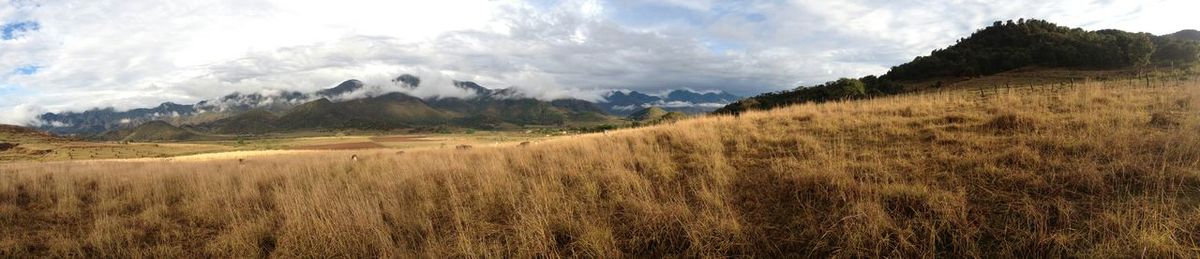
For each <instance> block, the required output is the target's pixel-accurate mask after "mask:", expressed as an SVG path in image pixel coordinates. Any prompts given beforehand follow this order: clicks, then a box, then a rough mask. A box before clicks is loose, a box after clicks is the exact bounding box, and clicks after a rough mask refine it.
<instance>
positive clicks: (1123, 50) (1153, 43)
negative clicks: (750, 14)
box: [714, 20, 1200, 113]
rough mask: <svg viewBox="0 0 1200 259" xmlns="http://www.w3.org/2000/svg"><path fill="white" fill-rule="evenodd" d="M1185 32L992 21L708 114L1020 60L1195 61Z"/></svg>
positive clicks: (1051, 63) (883, 90) (825, 97)
mask: <svg viewBox="0 0 1200 259" xmlns="http://www.w3.org/2000/svg"><path fill="white" fill-rule="evenodd" d="M1185 32H1192V31H1183V32H1180V33H1176V34H1170V35H1163V36H1154V35H1151V34H1149V33H1131V32H1125V31H1120V30H1098V31H1087V30H1083V29H1079V28H1068V27H1063V26H1058V25H1056V24H1054V23H1050V22H1047V21H1042V20H1018V21H1016V22H1013V21H1007V22H996V23H994V24H993V25H992V26H989V27H987V28H983V29H981V30H979V31H976V32H975V33H973V34H971V36H969V37H967V38H964V39H960V40H958V42H957V43H955V44H954V45H952V46H950V47H947V48H945V49H938V50H934V51H933V52H932V53H930V54H929V55H928V56H920V57H917V58H916V59H914V60H913V61H911V62H908V63H905V64H901V65H898V66H895V67H892V69H891V70H890V71H888V72H887V73H886V74H884V75H883V76H878V77H877V76H867V77H863V78H858V79H853V78H843V79H840V80H837V81H832V82H828V83H825V84H820V85H815V86H802V87H798V88H796V89H792V90H785V91H780V92H772V93H765V94H761V95H758V96H755V97H751V98H746V99H742V100H740V101H738V102H735V103H732V104H729V105H727V106H725V107H722V108H721V109H718V110H716V111H715V112H714V113H739V112H742V111H745V110H752V109H770V108H774V107H778V106H785V105H790V104H796V103H804V102H823V101H829V100H844V99H855V98H863V97H867V96H873V95H888V94H895V93H901V92H904V91H906V90H907V89H906V87H905V82H917V81H921V80H928V79H934V78H944V77H974V76H984V75H992V74H996V73H1000V72H1005V71H1010V70H1014V69H1018V68H1023V67H1045V68H1073V69H1121V68H1131V67H1146V66H1156V67H1178V66H1193V65H1195V64H1196V63H1197V62H1198V61H1200V41H1195V40H1192V37H1187V36H1188V34H1187V33H1185Z"/></svg>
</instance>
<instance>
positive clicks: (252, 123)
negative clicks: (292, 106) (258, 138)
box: [197, 109, 279, 135]
mask: <svg viewBox="0 0 1200 259" xmlns="http://www.w3.org/2000/svg"><path fill="white" fill-rule="evenodd" d="M277 120H279V116H278V115H275V114H274V113H271V112H270V111H267V110H265V109H253V110H249V111H246V112H243V113H240V114H238V115H234V116H231V117H228V118H224V119H219V120H216V121H212V122H208V123H203V124H200V125H198V126H197V128H199V129H203V130H205V131H207V132H212V133H217V134H228V135H244V134H265V133H270V132H275V131H277V130H278V128H277V127H276V121H277Z"/></svg>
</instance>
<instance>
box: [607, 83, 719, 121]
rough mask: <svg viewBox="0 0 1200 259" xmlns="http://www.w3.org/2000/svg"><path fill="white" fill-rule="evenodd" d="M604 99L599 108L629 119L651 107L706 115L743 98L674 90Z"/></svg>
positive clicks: (617, 93) (615, 94)
mask: <svg viewBox="0 0 1200 259" xmlns="http://www.w3.org/2000/svg"><path fill="white" fill-rule="evenodd" d="M604 98H605V99H604V100H603V101H599V102H597V103H596V105H597V106H599V107H600V108H602V109H604V111H605V112H608V113H609V114H614V115H621V116H628V115H630V114H632V113H634V112H637V111H639V110H642V109H644V108H649V107H659V108H661V109H664V110H666V111H678V112H683V113H688V114H698V113H707V112H711V111H713V110H716V109H717V108H720V107H722V106H725V105H727V104H730V103H733V102H736V101H737V100H740V99H742V97H740V96H736V95H733V94H730V93H726V92H724V91H706V92H697V91H692V90H686V89H681V90H672V91H670V92H667V93H666V94H663V95H650V94H645V93H641V92H638V91H612V92H609V93H608V94H607V95H605V96H604Z"/></svg>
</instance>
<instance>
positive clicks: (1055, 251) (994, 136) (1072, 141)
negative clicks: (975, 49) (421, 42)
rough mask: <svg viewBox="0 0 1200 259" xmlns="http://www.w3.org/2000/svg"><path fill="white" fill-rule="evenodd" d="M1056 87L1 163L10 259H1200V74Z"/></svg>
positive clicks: (1, 242) (3, 243)
mask: <svg viewBox="0 0 1200 259" xmlns="http://www.w3.org/2000/svg"><path fill="white" fill-rule="evenodd" d="M1052 89H1053V90H1038V89H1014V90H1013V91H1002V92H997V93H993V94H989V95H986V96H980V95H977V94H976V93H975V92H974V91H971V90H961V91H954V92H940V93H937V94H924V95H906V96H895V97H887V98H878V99H873V100H864V101H851V102H835V103H826V104H806V105H799V106H792V107H788V108H783V109H776V110H771V111H762V112H750V113H745V114H742V115H741V116H739V117H732V116H712V117H705V118H698V119H691V120H686V121H680V122H675V123H671V124H665V125H659V126H653V127H645V128H638V129H629V130H620V131H615V132H610V133H607V134H589V135H582V136H572V137H563V138H555V139H551V140H546V141H541V142H537V143H533V144H532V145H527V146H518V145H516V144H512V142H504V143H505V144H502V145H500V146H497V147H488V146H482V145H480V146H476V147H475V148H471V149H468V150H457V149H453V148H440V145H436V146H438V147H439V148H429V149H424V150H419V149H415V150H409V151H408V152H403V153H398V152H395V151H392V150H380V149H374V150H352V151H339V150H334V151H289V152H288V153H284V154H282V155H270V154H267V155H262V156H255V157H253V158H249V159H246V160H245V161H244V162H242V163H239V162H238V161H237V160H236V157H240V156H230V157H216V158H212V159H195V160H186V159H181V160H171V161H168V160H166V159H150V160H146V161H78V162H48V163H19V164H3V165H0V225H2V226H5V227H4V228H0V257H29V256H63V257H81V256H86V257H137V256H153V257H284V258H289V257H410V256H426V257H504V256H515V257H530V256H581V257H618V256H631V257H659V256H667V255H680V256H702V257H709V256H711V257H717V256H741V255H750V256H762V257H952V258H957V257H1022V258H1023V257H1153V258H1180V257H1181V258H1196V257H1200V220H1196V219H1198V218H1200V81H1198V80H1196V79H1195V78H1190V79H1188V80H1185V81H1174V83H1171V84H1155V85H1153V86H1152V87H1140V86H1133V87H1131V86H1128V85H1126V84H1124V83H1121V82H1109V83H1105V82H1081V83H1080V84H1079V85H1078V86H1076V87H1071V88H1052ZM366 139H370V138H366ZM382 139H383V140H387V139H388V138H382ZM401 139H403V138H401ZM378 140H381V138H375V141H378ZM354 141H362V139H354ZM510 141H516V140H510ZM382 142H388V141H382ZM403 142H404V143H421V144H420V145H426V144H430V143H437V142H436V141H403ZM318 144H321V143H316V142H313V143H308V142H306V143H305V145H318ZM326 144H328V143H326ZM381 145H389V144H381ZM431 145H432V144H431ZM275 152H282V151H275ZM351 154H354V155H359V156H360V157H363V159H361V160H360V161H350V160H349V159H347V158H348V157H349V156H350V155H351Z"/></svg>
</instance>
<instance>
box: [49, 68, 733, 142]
mask: <svg viewBox="0 0 1200 259" xmlns="http://www.w3.org/2000/svg"><path fill="white" fill-rule="evenodd" d="M433 88H440V89H433ZM530 96H537V95H534V94H528V93H524V92H522V91H521V90H519V89H517V88H500V89H492V88H487V87H484V86H482V85H480V84H478V83H475V82H471V81H452V82H451V84H449V86H442V85H436V84H435V85H422V84H421V78H420V77H418V76H414V75H409V74H404V75H401V76H399V77H396V78H395V79H392V80H391V84H366V83H364V82H362V81H360V80H356V79H350V80H346V81H344V82H342V83H340V84H338V85H336V86H333V87H330V88H326V89H321V90H318V91H315V92H310V93H304V92H299V91H286V90H264V91H260V92H256V93H238V92H234V93H231V94H228V95H225V96H222V97H220V98H216V99H211V100H204V101H200V102H197V103H195V104H176V103H171V102H167V103H163V104H161V105H159V106H156V107H149V108H137V109H131V110H126V111H120V110H116V109H113V108H96V109H90V110H86V111H83V112H63V113H45V114H42V115H40V116H38V119H39V120H40V123H39V125H35V126H37V127H38V128H40V129H42V130H45V131H48V132H52V133H55V134H60V135H80V136H89V135H97V134H100V133H104V132H108V131H116V130H121V129H131V128H134V127H136V126H138V125H141V124H143V123H147V122H152V121H163V122H167V123H170V124H174V125H189V126H192V127H194V128H195V129H197V130H201V131H205V132H210V133H215V134H259V133H266V132H271V131H276V130H299V129H317V128H367V129H391V128H411V127H431V126H438V125H453V126H460V127H471V128H495V127H502V126H503V125H505V124H510V125H518V126H523V125H555V124H564V123H567V122H571V121H578V120H585V121H600V120H602V118H604V117H608V118H609V119H611V118H614V117H615V116H620V117H624V116H626V115H629V114H631V113H634V112H636V111H638V110H641V109H644V108H647V107H661V108H663V109H665V110H668V111H678V112H684V113H691V114H696V113H705V112H710V111H712V110H714V109H716V108H719V107H721V106H724V105H726V104H729V103H732V102H734V101H737V100H738V99H740V97H738V96H735V95H732V94H729V93H725V92H722V91H703V92H701V91H693V90H688V89H679V90H672V91H669V92H666V93H662V94H646V93H640V92H637V91H625V90H612V91H609V92H608V93H606V94H604V95H603V97H604V98H603V99H600V100H597V101H587V100H580V99H572V98H560V99H554V100H540V99H537V98H533V97H530ZM611 115H615V116H611Z"/></svg>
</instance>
